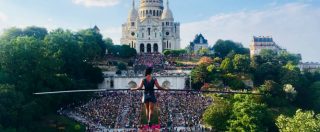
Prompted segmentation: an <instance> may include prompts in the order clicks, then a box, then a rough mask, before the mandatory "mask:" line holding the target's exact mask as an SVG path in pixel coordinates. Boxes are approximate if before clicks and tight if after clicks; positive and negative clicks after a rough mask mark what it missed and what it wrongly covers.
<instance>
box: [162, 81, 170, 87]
mask: <svg viewBox="0 0 320 132" xmlns="http://www.w3.org/2000/svg"><path fill="white" fill-rule="evenodd" d="M170 85H171V84H170V82H169V81H164V82H163V83H162V87H165V88H169V87H170Z"/></svg>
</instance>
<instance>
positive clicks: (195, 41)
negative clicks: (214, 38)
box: [191, 33, 208, 44]
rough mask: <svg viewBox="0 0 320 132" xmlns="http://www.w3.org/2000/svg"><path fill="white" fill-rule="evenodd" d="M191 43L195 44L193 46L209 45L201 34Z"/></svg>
mask: <svg viewBox="0 0 320 132" xmlns="http://www.w3.org/2000/svg"><path fill="white" fill-rule="evenodd" d="M191 43H193V44H208V40H207V39H205V38H204V37H203V35H202V34H201V33H200V34H197V35H196V36H195V38H194V40H193V41H192V42H191Z"/></svg>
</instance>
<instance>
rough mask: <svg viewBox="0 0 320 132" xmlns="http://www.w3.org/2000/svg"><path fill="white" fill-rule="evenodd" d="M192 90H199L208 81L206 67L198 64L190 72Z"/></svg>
mask: <svg viewBox="0 0 320 132" xmlns="http://www.w3.org/2000/svg"><path fill="white" fill-rule="evenodd" d="M191 77H192V83H193V88H195V89H200V88H201V87H202V86H203V84H204V83H206V82H208V81H209V72H208V70H207V65H204V64H200V65H198V66H196V67H195V68H194V69H193V70H192V71H191Z"/></svg>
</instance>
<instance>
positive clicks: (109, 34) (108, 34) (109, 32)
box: [101, 27, 122, 44]
mask: <svg viewBox="0 0 320 132" xmlns="http://www.w3.org/2000/svg"><path fill="white" fill-rule="evenodd" d="M121 30H122V29H121V27H107V28H104V29H102V30H101V34H102V35H103V36H104V37H105V38H111V39H112V40H113V43H115V44H120V38H121V35H122V33H121Z"/></svg>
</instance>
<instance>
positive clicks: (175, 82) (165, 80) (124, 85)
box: [99, 76, 187, 89]
mask: <svg viewBox="0 0 320 132" xmlns="http://www.w3.org/2000/svg"><path fill="white" fill-rule="evenodd" d="M143 78H144V77H114V78H113V82H114V88H113V89H129V88H130V86H129V85H130V83H132V82H134V83H135V84H136V85H140V83H141V81H142V79H143ZM155 78H157V80H158V83H159V85H160V86H164V85H166V84H170V85H169V88H170V89H184V87H185V80H186V78H187V76H171V77H169V76H163V77H155ZM110 81H111V79H110V78H105V80H104V82H103V83H101V84H100V85H99V88H101V89H110V87H109V86H110V84H109V83H107V82H110Z"/></svg>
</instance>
